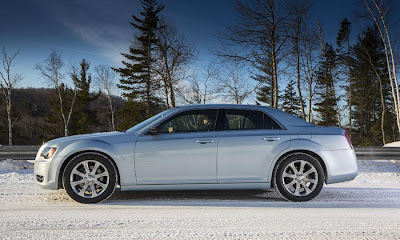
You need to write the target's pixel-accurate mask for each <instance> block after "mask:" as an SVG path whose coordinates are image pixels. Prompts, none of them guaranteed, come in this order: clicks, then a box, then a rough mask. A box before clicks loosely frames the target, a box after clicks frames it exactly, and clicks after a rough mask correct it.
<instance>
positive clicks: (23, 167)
mask: <svg viewBox="0 0 400 240" xmlns="http://www.w3.org/2000/svg"><path fill="white" fill-rule="evenodd" d="M32 169H33V163H31V162H27V161H15V160H10V159H8V160H5V161H0V174H3V173H10V172H18V173H32Z"/></svg>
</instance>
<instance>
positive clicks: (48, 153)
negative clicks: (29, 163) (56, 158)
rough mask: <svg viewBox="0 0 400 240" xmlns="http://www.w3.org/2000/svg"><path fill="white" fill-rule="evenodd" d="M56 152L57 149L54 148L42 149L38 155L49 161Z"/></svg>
mask: <svg viewBox="0 0 400 240" xmlns="http://www.w3.org/2000/svg"><path fill="white" fill-rule="evenodd" d="M56 150H57V148H55V147H47V148H44V149H43V151H42V153H40V156H42V157H43V158H44V159H49V158H51V157H52V156H53V155H54V153H55V152H56Z"/></svg>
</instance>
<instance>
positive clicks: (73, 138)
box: [47, 132, 127, 145]
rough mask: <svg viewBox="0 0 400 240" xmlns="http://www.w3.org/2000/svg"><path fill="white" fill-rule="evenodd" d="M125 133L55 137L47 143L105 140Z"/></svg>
mask: <svg viewBox="0 0 400 240" xmlns="http://www.w3.org/2000/svg"><path fill="white" fill-rule="evenodd" d="M126 134H127V133H126V132H102V133H91V134H81V135H74V136H68V137H61V138H56V139H53V140H50V141H48V142H47V145H56V144H60V143H65V142H71V141H78V140H84V139H85V140H86V139H96V140H102V139H104V140H105V139H108V138H113V137H119V136H123V135H126Z"/></svg>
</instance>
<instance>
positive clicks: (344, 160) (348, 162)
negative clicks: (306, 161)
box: [319, 149, 358, 184]
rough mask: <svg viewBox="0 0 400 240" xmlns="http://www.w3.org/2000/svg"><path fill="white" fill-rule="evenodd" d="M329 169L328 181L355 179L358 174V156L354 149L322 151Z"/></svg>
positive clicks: (320, 153)
mask: <svg viewBox="0 0 400 240" xmlns="http://www.w3.org/2000/svg"><path fill="white" fill-rule="evenodd" d="M319 155H320V156H321V157H322V159H323V161H324V163H325V165H326V171H327V179H326V183H327V184H331V183H338V182H346V181H351V180H353V179H354V178H355V177H356V176H357V174H358V163H357V157H356V154H355V152H354V150H353V149H348V150H334V151H320V152H319Z"/></svg>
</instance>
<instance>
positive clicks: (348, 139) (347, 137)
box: [344, 131, 353, 149]
mask: <svg viewBox="0 0 400 240" xmlns="http://www.w3.org/2000/svg"><path fill="white" fill-rule="evenodd" d="M344 137H345V138H346V140H347V142H348V143H349V146H350V148H351V149H353V144H351V141H350V138H349V135H347V132H346V131H344Z"/></svg>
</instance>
